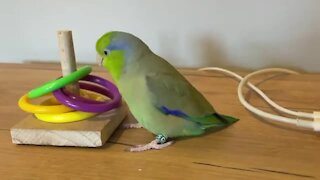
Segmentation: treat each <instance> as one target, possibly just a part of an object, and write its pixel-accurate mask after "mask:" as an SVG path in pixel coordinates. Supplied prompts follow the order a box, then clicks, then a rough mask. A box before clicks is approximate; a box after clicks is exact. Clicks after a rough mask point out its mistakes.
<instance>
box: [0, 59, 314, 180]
mask: <svg viewBox="0 0 320 180" xmlns="http://www.w3.org/2000/svg"><path fill="white" fill-rule="evenodd" d="M59 68H60V67H59V65H54V64H53V65H52V64H49V65H47V64H24V65H22V64H0V75H1V76H0V84H1V85H0V115H1V117H0V177H1V178H0V179H320V170H319V168H320V136H319V135H318V134H317V133H315V132H312V131H308V130H304V129H299V128H297V127H293V126H288V125H284V124H275V123H271V122H268V121H265V120H262V119H260V118H258V117H256V116H254V115H253V114H251V113H249V112H248V111H246V110H245V108H244V107H243V106H241V104H240V103H239V101H238V97H237V95H236V88H237V85H238V82H236V81H235V80H233V79H231V78H229V77H226V76H224V75H221V74H216V73H205V72H196V71H194V70H181V72H182V73H183V74H184V75H185V77H186V78H187V79H188V80H189V81H191V83H192V84H193V85H194V86H195V87H196V88H197V89H199V90H200V91H201V92H202V93H203V94H204V95H205V97H206V98H208V100H209V101H210V102H211V103H212V104H213V105H214V106H215V108H216V110H217V111H218V112H220V113H223V114H229V115H232V116H236V117H239V118H240V119H241V120H240V121H239V122H237V123H236V124H234V125H233V126H231V127H229V128H226V129H223V130H221V131H219V132H215V133H208V134H206V135H204V136H202V137H196V138H187V139H180V140H177V141H176V143H175V144H174V145H173V146H170V147H168V148H166V149H163V150H159V151H156V150H153V151H147V152H142V153H130V152H127V151H125V149H126V148H128V147H130V146H132V145H136V144H143V143H147V142H149V141H151V140H152V139H153V138H154V137H153V135H152V134H150V133H149V132H147V131H146V130H145V129H129V130H125V129H122V128H119V129H118V130H117V131H116V133H115V134H114V135H113V136H112V138H111V140H110V141H109V142H108V143H107V144H106V145H105V146H103V147H101V148H74V147H48V146H30V145H14V144H12V143H11V137H10V127H12V126H13V125H14V124H15V123H17V122H18V121H20V120H21V119H23V118H24V117H26V116H27V115H28V114H27V113H25V112H23V111H21V110H20V109H19V108H18V106H17V101H18V98H19V97H20V96H21V95H23V94H24V93H26V92H27V91H28V90H30V89H31V88H33V87H36V86H38V85H40V84H41V83H43V82H46V81H48V80H50V79H54V78H56V77H58V76H60V70H59ZM93 74H97V75H100V76H103V77H105V78H110V77H109V76H108V75H107V73H106V72H105V71H104V70H103V69H102V68H101V67H94V71H93ZM265 77H266V76H263V77H259V78H256V79H254V81H253V82H259V80H261V79H262V78H265ZM260 87H261V89H262V90H263V91H264V92H265V93H266V94H267V95H268V96H269V97H270V98H271V99H273V100H274V101H276V102H278V103H279V104H280V105H283V106H285V107H288V108H290V109H294V110H300V111H308V112H312V111H315V110H320V93H319V89H320V74H303V75H285V76H279V77H277V78H274V79H269V80H268V81H264V82H263V83H261V84H260ZM248 98H249V100H250V102H251V103H252V104H254V105H256V106H257V107H259V108H261V109H263V110H266V111H271V108H269V107H268V106H267V105H266V103H264V102H263V101H262V100H261V99H260V98H258V97H257V96H256V95H255V93H250V92H249V95H248Z"/></svg>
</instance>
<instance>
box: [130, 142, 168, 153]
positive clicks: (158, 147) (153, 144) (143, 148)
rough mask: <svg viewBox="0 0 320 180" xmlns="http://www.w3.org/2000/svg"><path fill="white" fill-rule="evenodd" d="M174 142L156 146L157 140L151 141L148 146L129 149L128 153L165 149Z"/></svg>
mask: <svg viewBox="0 0 320 180" xmlns="http://www.w3.org/2000/svg"><path fill="white" fill-rule="evenodd" d="M173 142H174V141H168V142H166V143H163V144H158V140H156V139H155V140H153V141H151V142H150V143H149V144H146V145H138V146H136V147H132V148H130V149H129V151H130V152H141V151H146V150H150V149H156V150H159V149H162V148H165V147H168V146H170V145H171V144H173Z"/></svg>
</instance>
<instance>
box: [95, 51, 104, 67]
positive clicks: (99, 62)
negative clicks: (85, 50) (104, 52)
mask: <svg viewBox="0 0 320 180" xmlns="http://www.w3.org/2000/svg"><path fill="white" fill-rule="evenodd" d="M96 62H97V64H98V65H99V66H102V64H103V57H101V56H100V55H99V54H97V57H96Z"/></svg>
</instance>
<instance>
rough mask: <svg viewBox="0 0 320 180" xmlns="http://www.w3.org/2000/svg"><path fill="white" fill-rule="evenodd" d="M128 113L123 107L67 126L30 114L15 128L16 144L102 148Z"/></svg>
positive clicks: (14, 138)
mask: <svg viewBox="0 0 320 180" xmlns="http://www.w3.org/2000/svg"><path fill="white" fill-rule="evenodd" d="M126 114H127V111H126V108H125V107H124V106H121V107H119V108H118V109H115V110H112V111H110V112H106V113H102V114H100V115H98V116H95V117H92V118H89V119H87V120H85V121H78V122H73V123H64V124H54V123H46V122H42V121H39V120H37V119H36V118H35V117H34V116H33V115H29V116H28V117H27V118H25V119H24V120H22V121H20V122H19V123H17V124H16V125H14V126H13V127H12V128H11V130H10V133H11V138H12V143H14V144H33V145H53V146H77V147H100V146H102V145H103V144H104V143H105V142H106V141H107V140H108V139H109V137H110V136H111V134H112V133H113V132H114V131H115V129H116V128H117V127H118V126H119V124H120V123H121V122H122V121H123V119H124V118H125V116H126Z"/></svg>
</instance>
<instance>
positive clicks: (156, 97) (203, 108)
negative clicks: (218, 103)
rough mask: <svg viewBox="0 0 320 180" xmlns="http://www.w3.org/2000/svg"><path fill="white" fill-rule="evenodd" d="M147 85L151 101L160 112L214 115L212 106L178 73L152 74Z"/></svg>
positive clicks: (184, 114)
mask: <svg viewBox="0 0 320 180" xmlns="http://www.w3.org/2000/svg"><path fill="white" fill-rule="evenodd" d="M146 84H147V87H148V89H149V92H150V94H151V101H152V103H153V104H154V106H156V107H157V108H158V109H159V110H161V111H162V112H164V113H167V114H175V115H177V116H203V115H206V114H211V113H214V109H213V107H212V106H211V104H210V103H209V102H208V101H207V100H206V99H205V98H204V97H203V96H202V94H200V93H199V92H198V91H197V90H196V89H195V88H194V87H193V86H192V85H191V84H190V83H189V82H188V81H187V80H186V79H185V78H184V77H183V76H182V75H181V74H179V73H178V72H175V71H174V72H169V73H168V72H161V73H150V74H148V75H146Z"/></svg>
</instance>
